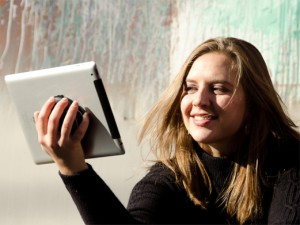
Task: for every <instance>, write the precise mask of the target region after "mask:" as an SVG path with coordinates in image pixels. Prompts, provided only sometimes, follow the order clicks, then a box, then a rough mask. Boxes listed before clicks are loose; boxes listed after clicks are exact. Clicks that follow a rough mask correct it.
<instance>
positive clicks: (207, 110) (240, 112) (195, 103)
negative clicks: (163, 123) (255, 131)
mask: <svg viewBox="0 0 300 225" xmlns="http://www.w3.org/2000/svg"><path fill="white" fill-rule="evenodd" d="M231 65H232V62H231V59H230V58H229V57H227V56H226V55H225V54H220V53H207V54H204V55H202V56H200V57H199V58H198V59H197V60H196V61H195V62H194V63H193V66H192V67H191V70H190V71H189V73H188V76H187V78H186V83H185V93H184V96H183V98H182V101H181V111H182V117H183V121H184V124H185V126H186V128H187V130H188V132H189V133H190V135H191V136H192V137H193V139H194V140H195V141H196V142H198V143H199V144H201V145H202V146H204V144H205V145H206V146H209V148H207V147H206V148H204V150H206V151H208V152H209V153H210V154H211V155H213V156H226V155H229V154H232V153H233V151H235V150H236V148H238V144H237V141H236V140H239V139H238V138H237V137H238V135H239V132H238V131H240V130H241V129H242V125H243V124H244V122H245V118H246V114H247V112H246V98H245V93H244V90H243V87H242V86H241V85H240V84H238V83H236V77H237V74H236V70H232V69H231Z"/></svg>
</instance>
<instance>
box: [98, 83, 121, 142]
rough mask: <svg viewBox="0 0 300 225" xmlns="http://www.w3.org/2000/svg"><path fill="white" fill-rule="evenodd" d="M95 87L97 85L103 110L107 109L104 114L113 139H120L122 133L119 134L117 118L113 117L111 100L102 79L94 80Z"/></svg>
mask: <svg viewBox="0 0 300 225" xmlns="http://www.w3.org/2000/svg"><path fill="white" fill-rule="evenodd" d="M94 85H95V88H96V91H97V95H98V98H99V100H100V103H101V105H102V108H103V109H105V110H103V112H104V116H105V118H106V121H107V124H108V128H109V131H110V134H111V137H112V138H113V139H118V138H120V133H119V130H118V127H117V124H116V121H115V118H114V116H113V112H112V109H111V107H110V104H109V100H108V97H107V95H106V92H105V88H104V85H103V82H102V79H97V80H94Z"/></svg>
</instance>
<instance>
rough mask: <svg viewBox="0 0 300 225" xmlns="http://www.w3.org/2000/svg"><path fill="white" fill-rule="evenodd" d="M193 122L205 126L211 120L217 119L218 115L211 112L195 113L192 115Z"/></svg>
mask: <svg viewBox="0 0 300 225" xmlns="http://www.w3.org/2000/svg"><path fill="white" fill-rule="evenodd" d="M192 118H193V123H194V124H195V125H197V126H204V125H206V124H208V123H209V122H211V121H212V120H215V119H216V118H217V116H214V115H211V114H204V115H194V116H192Z"/></svg>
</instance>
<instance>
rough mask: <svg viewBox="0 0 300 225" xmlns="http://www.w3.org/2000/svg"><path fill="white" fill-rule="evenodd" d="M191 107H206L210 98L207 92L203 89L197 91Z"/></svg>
mask: <svg viewBox="0 0 300 225" xmlns="http://www.w3.org/2000/svg"><path fill="white" fill-rule="evenodd" d="M192 104H193V106H196V107H199V106H207V105H209V104H210V97H209V93H208V91H207V90H206V89H205V88H203V89H199V90H198V91H197V92H196V93H195V96H194V99H193V102H192Z"/></svg>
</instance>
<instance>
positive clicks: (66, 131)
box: [61, 101, 78, 141]
mask: <svg viewBox="0 0 300 225" xmlns="http://www.w3.org/2000/svg"><path fill="white" fill-rule="evenodd" d="M77 111H78V102H77V101H73V103H72V104H71V105H70V107H69V110H68V112H67V114H66V116H65V118H64V121H63V124H62V127H61V138H62V139H68V138H69V136H70V134H71V131H72V127H73V123H74V120H75V118H76V115H77ZM62 141H63V140H62Z"/></svg>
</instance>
